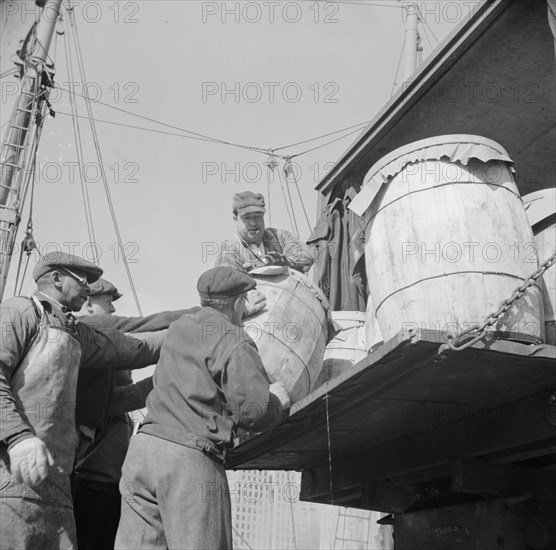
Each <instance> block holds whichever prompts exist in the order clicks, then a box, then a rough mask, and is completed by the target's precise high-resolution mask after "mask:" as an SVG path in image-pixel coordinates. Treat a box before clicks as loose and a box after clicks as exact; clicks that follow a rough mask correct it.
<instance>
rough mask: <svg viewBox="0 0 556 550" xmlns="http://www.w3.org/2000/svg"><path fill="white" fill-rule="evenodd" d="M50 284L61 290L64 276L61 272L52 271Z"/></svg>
mask: <svg viewBox="0 0 556 550" xmlns="http://www.w3.org/2000/svg"><path fill="white" fill-rule="evenodd" d="M49 279H50V282H51V283H52V284H53V285H54V286H55V287H56V288H61V286H62V274H61V273H60V272H59V271H56V270H54V271H51V272H50V277H49Z"/></svg>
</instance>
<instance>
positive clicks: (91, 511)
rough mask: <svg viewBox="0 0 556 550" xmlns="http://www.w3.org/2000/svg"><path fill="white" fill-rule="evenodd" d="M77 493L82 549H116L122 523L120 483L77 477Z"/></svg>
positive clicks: (79, 537)
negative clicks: (115, 543)
mask: <svg viewBox="0 0 556 550" xmlns="http://www.w3.org/2000/svg"><path fill="white" fill-rule="evenodd" d="M73 491H74V497H73V513H74V515H75V524H76V527H77V547H78V548H79V550H114V541H115V539H116V531H117V530H118V523H119V522H120V503H121V496H120V491H119V489H118V484H117V483H98V482H94V481H89V480H87V479H84V478H80V477H79V476H75V479H74V490H73Z"/></svg>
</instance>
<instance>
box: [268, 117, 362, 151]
mask: <svg viewBox="0 0 556 550" xmlns="http://www.w3.org/2000/svg"><path fill="white" fill-rule="evenodd" d="M367 124H369V121H366V122H360V123H359V124H354V125H353V126H348V127H347V128H342V129H341V130H335V131H334V132H328V133H327V134H323V135H321V136H318V137H314V138H310V139H305V140H303V141H298V142H297V143H292V144H291V145H284V146H283V147H278V148H276V149H273V151H280V150H282V149H289V148H290V147H295V146H296V145H303V144H304V143H309V142H311V141H317V140H319V139H323V138H325V137H329V136H333V135H335V134H339V133H340V132H346V131H347V130H352V129H353V128H359V127H360V126H366V125H367Z"/></svg>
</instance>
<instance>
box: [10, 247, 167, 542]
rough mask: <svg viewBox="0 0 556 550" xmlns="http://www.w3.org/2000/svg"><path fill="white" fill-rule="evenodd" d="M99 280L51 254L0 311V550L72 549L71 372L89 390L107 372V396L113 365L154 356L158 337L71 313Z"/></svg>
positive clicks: (84, 264) (79, 262) (75, 260)
mask: <svg viewBox="0 0 556 550" xmlns="http://www.w3.org/2000/svg"><path fill="white" fill-rule="evenodd" d="M100 275H102V269H100V268H99V267H98V266H96V265H95V264H92V263H90V262H88V261H86V260H84V259H83V258H79V257H77V256H73V255H70V254H66V253H63V252H52V253H49V254H46V255H44V256H43V257H42V258H41V259H40V260H39V262H38V263H37V265H36V266H35V269H34V270H33V277H34V279H35V281H36V283H37V291H36V292H35V293H34V294H33V295H32V296H31V297H17V298H11V299H9V300H6V301H5V302H3V303H2V304H1V305H0V409H1V414H2V422H1V423H0V480H1V482H2V499H3V500H2V506H1V507H0V547H1V548H18V549H25V550H35V549H37V548H40V549H41V550H42V549H44V550H51V549H59V548H64V549H73V548H76V536H75V523H74V519H73V511H72V500H71V490H70V483H69V475H70V473H71V470H72V466H73V462H74V456H75V445H76V439H77V434H76V430H75V416H76V415H75V402H76V391H77V390H76V388H77V378H78V372H79V379H80V381H81V379H82V375H84V374H87V373H89V374H91V373H92V376H90V378H89V380H90V381H91V383H92V384H93V385H94V382H95V381H96V379H97V377H98V376H99V375H101V376H102V375H104V373H108V374H109V375H110V378H109V379H108V380H109V382H110V385H109V387H108V390H107V391H108V393H109V391H110V389H111V385H112V380H111V369H112V368H118V369H130V368H139V367H144V366H148V365H150V364H152V363H154V362H156V361H157V359H158V356H159V348H160V345H161V339H158V338H157V339H150V338H146V339H143V340H138V339H135V338H132V337H130V336H126V335H125V334H124V333H123V332H120V331H118V330H113V329H108V328H102V329H101V328H98V327H97V328H93V327H91V326H88V325H86V324H84V323H81V322H79V321H78V320H77V318H76V317H75V316H74V315H73V312H77V311H79V310H80V309H81V307H82V306H83V304H84V303H85V301H86V300H87V296H88V294H89V288H90V287H89V285H90V284H92V283H94V282H95V281H97V280H98V279H99V277H100ZM83 384H85V385H88V379H87V377H86V376H85V377H84V378H83ZM99 389H100V390H102V391H105V390H106V385H102V384H101V385H100V386H99ZM98 397H99V399H103V398H104V397H105V396H103V395H99V396H98ZM108 399H109V396H108Z"/></svg>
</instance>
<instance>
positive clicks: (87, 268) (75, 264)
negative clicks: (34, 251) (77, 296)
mask: <svg viewBox="0 0 556 550" xmlns="http://www.w3.org/2000/svg"><path fill="white" fill-rule="evenodd" d="M59 267H62V268H63V267H67V268H68V269H70V270H72V271H73V270H78V271H81V272H83V273H85V275H86V276H87V282H89V283H94V282H95V281H96V280H98V278H99V277H100V276H101V275H102V273H103V271H102V269H101V268H100V267H99V266H98V265H95V264H94V263H92V262H89V261H87V260H85V259H83V258H80V257H79V256H74V255H73V254H66V253H65V252H61V251H60V252H49V253H48V254H45V255H44V256H42V257H41V259H40V260H39V261H38V262H37V264H36V265H35V267H34V269H33V279H34V280H35V282H36V281H38V280H39V279H40V278H41V277H42V276H43V275H44V274H46V273H49V272H50V271H53V270H55V269H56V268H59Z"/></svg>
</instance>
